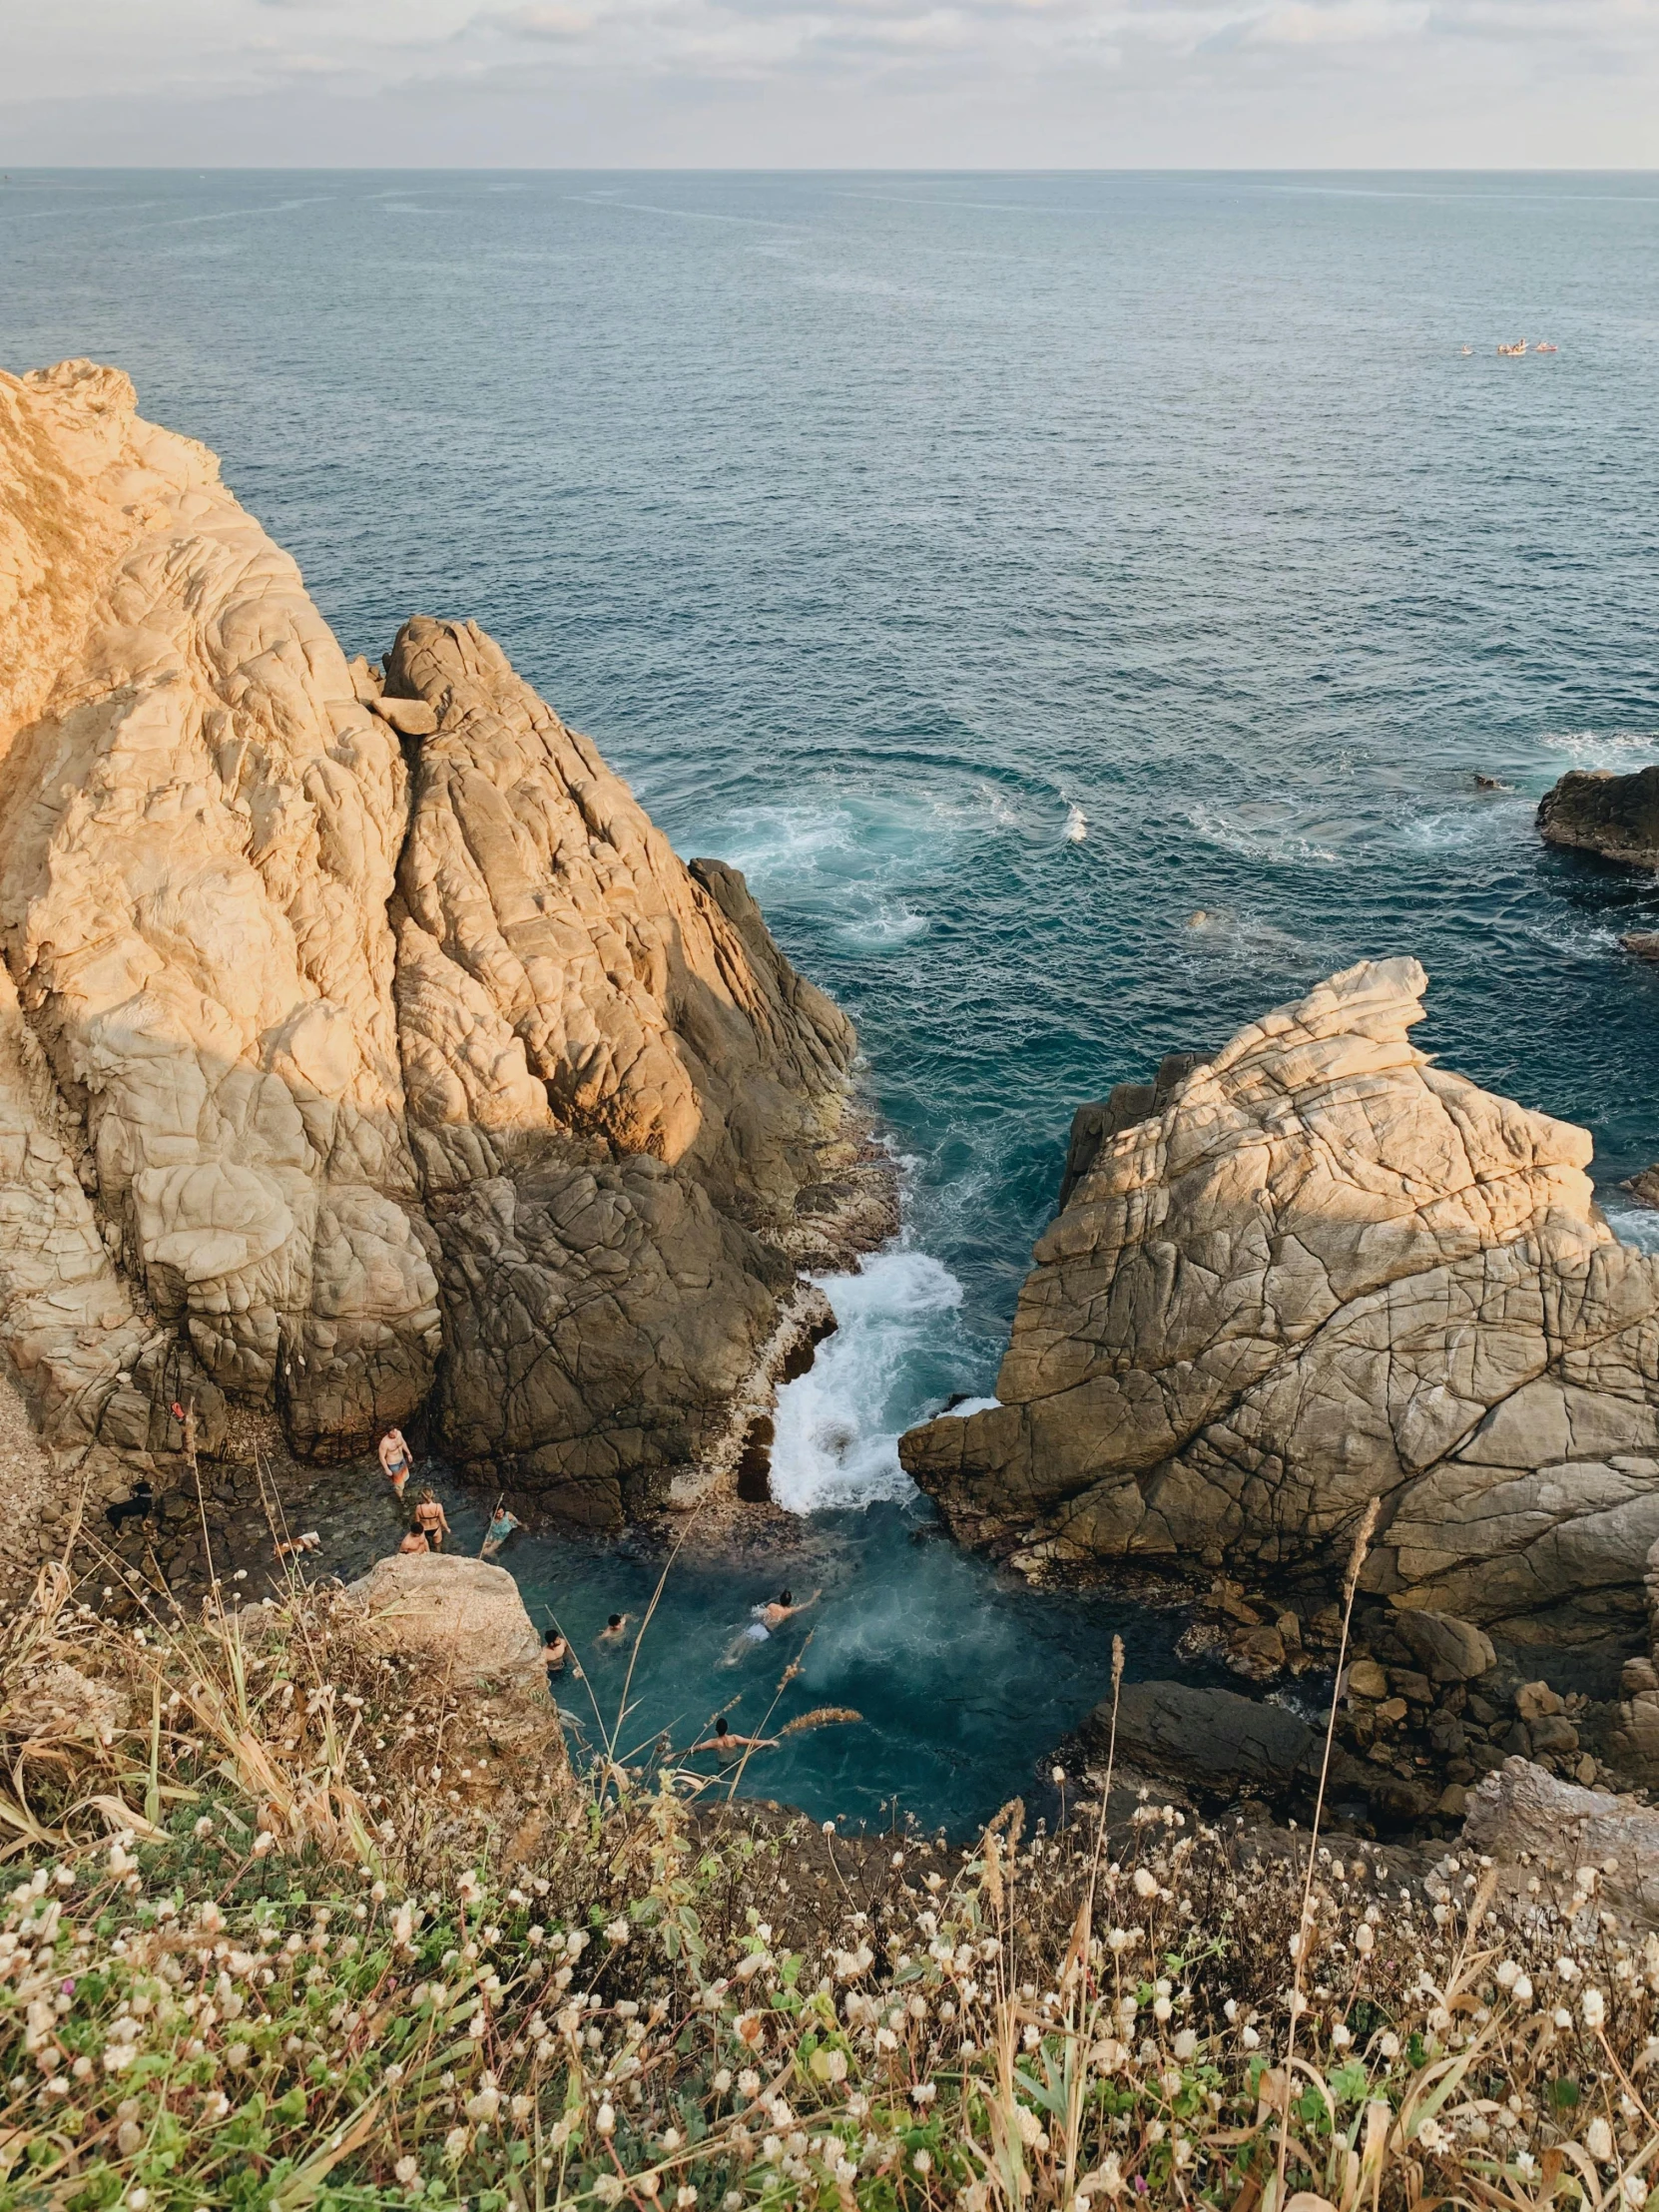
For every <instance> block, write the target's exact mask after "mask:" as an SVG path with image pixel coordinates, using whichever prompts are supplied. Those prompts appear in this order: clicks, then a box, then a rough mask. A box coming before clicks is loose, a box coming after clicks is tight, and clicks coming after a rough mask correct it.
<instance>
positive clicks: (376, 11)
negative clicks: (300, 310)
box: [0, 0, 1659, 167]
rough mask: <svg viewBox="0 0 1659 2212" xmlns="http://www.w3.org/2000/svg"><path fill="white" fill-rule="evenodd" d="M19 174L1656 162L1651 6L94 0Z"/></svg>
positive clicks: (1343, 0)
mask: <svg viewBox="0 0 1659 2212" xmlns="http://www.w3.org/2000/svg"><path fill="white" fill-rule="evenodd" d="M11 12H12V13H13V15H14V17H15V20H14V22H13V23H12V24H10V25H9V26H8V29H7V34H6V44H7V72H6V81H5V84H4V86H3V88H0V121H3V123H4V126H5V132H6V141H5V143H6V147H7V159H8V161H9V162H10V163H11V164H12V165H13V166H18V165H20V164H21V163H23V162H25V161H31V160H34V161H41V162H50V161H74V160H77V159H81V160H102V161H121V162H127V161H146V160H149V161H156V162H161V163H167V162H172V161H180V160H182V161H188V162H197V161H211V160H216V159H217V160H223V161H230V162H239V161H246V162H248V163H250V164H254V165H260V164H265V163H271V162H273V161H277V162H285V163H296V164H304V163H307V162H309V163H316V164H332V163H351V164H362V165H373V164H375V163H387V164H393V165H399V166H401V165H403V164H405V163H406V162H407V161H408V158H409V153H410V138H409V133H410V129H411V113H412V111H413V110H416V109H418V110H419V111H420V113H421V115H422V117H423V118H425V119H426V121H425V124H423V126H422V128H423V129H425V128H426V127H427V126H428V125H429V126H430V128H429V129H427V135H425V136H424V137H422V139H421V141H420V144H421V154H422V158H428V159H433V160H438V161H447V162H455V163H458V164H461V165H467V166H470V165H474V164H477V165H485V164H499V165H502V166H513V165H515V164H524V165H536V164H540V163H542V162H546V161H549V160H556V161H559V162H567V163H573V164H594V165H601V164H603V165H620V166H628V165H634V164H640V163H647V164H655V163H659V162H666V163H669V164H676V163H693V164H696V163H710V164H714V165H722V164H733V163H740V164H741V163H748V162H753V163H762V164H765V163H778V164H789V163H791V162H797V161H799V162H803V163H808V164H813V165H826V164H829V165H833V164H836V163H839V162H843V161H844V162H848V163H873V164H891V165H912V164H913V165H920V166H925V165H928V164H936V165H938V166H980V165H986V164H989V165H993V166H1002V165H1009V166H1021V165H1042V166H1048V165H1054V164H1058V165H1068V164H1080V165H1084V166H1114V165H1136V164H1153V163H1159V162H1164V163H1169V164H1173V165H1193V166H1207V165H1212V164H1216V165H1222V166H1229V165H1250V164H1258V165H1267V166H1286V165H1292V166H1294V165H1299V164H1312V165H1318V164H1330V165H1338V164H1344V163H1360V164H1377V165H1384V166H1385V165H1388V164H1401V165H1421V166H1441V165H1444V166H1460V165H1461V166H1480V165H1482V164H1486V165H1492V166H1503V165H1507V164H1508V163H1509V162H1511V161H1512V159H1513V151H1512V150H1513V148H1514V147H1515V146H1516V145H1521V146H1524V147H1525V148H1527V149H1528V150H1531V149H1534V148H1537V147H1544V148H1547V150H1548V158H1549V159H1550V160H1551V161H1552V162H1555V163H1557V164H1559V165H1560V166H1562V167H1574V166H1595V165H1598V164H1607V165H1609V166H1625V167H1640V166H1646V165H1648V164H1655V163H1659V125H1656V124H1655V121H1654V118H1655V117H1656V116H1659V0H497V4H493V5H485V6H483V7H480V6H479V0H145V5H144V6H143V7H135V6H133V5H132V4H131V0H76V5H75V6H74V7H73V8H68V9H25V8H23V7H22V6H20V5H19V6H15V7H14V9H13V10H12V11H11Z"/></svg>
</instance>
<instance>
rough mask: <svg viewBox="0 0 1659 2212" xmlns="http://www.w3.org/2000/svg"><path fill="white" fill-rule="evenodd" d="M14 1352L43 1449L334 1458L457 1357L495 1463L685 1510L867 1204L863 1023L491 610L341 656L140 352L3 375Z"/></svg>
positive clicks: (2, 1268) (3, 1286) (5, 1118)
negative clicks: (632, 778) (285, 1441)
mask: <svg viewBox="0 0 1659 2212" xmlns="http://www.w3.org/2000/svg"><path fill="white" fill-rule="evenodd" d="M0 621H3V622H4V625H5V630H6V634H7V638H8V645H9V648H10V650H9V651H8V652H7V654H6V655H5V656H4V660H3V663H0V952H3V955H4V965H3V967H0V1341H3V1343H4V1347H5V1349H6V1351H7V1352H9V1354H10V1356H11V1358H12V1359H13V1361H14V1362H15V1363H16V1366H17V1368H18V1371H19V1373H20V1376H21V1378H22V1380H23V1382H24V1384H25V1387H26V1388H27V1389H28V1391H29V1392H30V1395H31V1398H32V1401H33V1403H34V1405H35V1408H36V1412H37V1417H38V1418H39V1419H40V1420H41V1421H42V1422H43V1424H44V1426H45V1430H46V1433H47V1435H48V1438H49V1440H50V1441H52V1442H54V1443H56V1444H59V1445H65V1444H76V1445H80V1446H85V1447H90V1448H93V1449H94V1451H95V1454H107V1453H108V1452H109V1451H112V1450H113V1451H116V1452H119V1453H124V1454H126V1463H127V1464H128V1467H129V1471H131V1466H132V1464H133V1463H135V1462H136V1461H139V1460H143V1459H144V1458H145V1457H147V1456H149V1457H153V1456H154V1454H155V1453H156V1452H157V1451H159V1450H160V1451H165V1450H167V1449H170V1448H171V1449H177V1447H178V1446H179V1444H180V1443H181V1442H182V1440H183V1438H182V1434H181V1433H180V1432H179V1428H178V1423H177V1422H176V1421H174V1420H173V1418H172V1414H171V1411H170V1410H169V1409H170V1408H171V1406H172V1405H173V1404H174V1403H175V1402H184V1401H185V1400H187V1399H188V1400H190V1401H192V1402H194V1405H195V1407H196V1411H197V1415H198V1427H199V1433H200V1435H201V1439H202V1441H203V1442H204V1444H205V1445H207V1446H208V1447H209V1448H211V1447H212V1445H213V1443H214V1441H215V1439H216V1437H217V1435H218V1434H219V1433H222V1432H223V1428H224V1405H225V1401H226V1400H227V1399H229V1400H233V1401H239V1402H241V1403H244V1404H247V1405H251V1406H255V1407H266V1408H270V1409H271V1410H273V1411H274V1412H277V1413H279V1414H280V1416H281V1419H282V1421H283V1423H284V1425H285V1427H286V1431H287V1435H288V1438H289V1441H290V1443H291V1444H292V1446H293V1447H294V1448H295V1449H296V1450H298V1451H299V1452H301V1453H304V1454H307V1455H310V1456H313V1457H322V1458H326V1457H332V1456H343V1455H346V1454H350V1453H354V1452H356V1451H358V1450H360V1449H362V1448H363V1447H364V1446H366V1445H367V1444H368V1443H369V1442H370V1441H371V1440H372V1438H373V1436H374V1434H375V1433H376V1431H377V1430H378V1429H379V1428H381V1427H383V1426H384V1425H385V1424H386V1423H388V1422H391V1421H407V1420H408V1419H409V1418H410V1417H411V1416H413V1415H414V1414H415V1413H416V1412H417V1411H418V1409H419V1408H420V1407H421V1406H422V1404H423V1403H424V1402H425V1401H426V1400H427V1398H428V1395H429V1393H430V1392H431V1390H432V1386H433V1383H434V1378H435V1376H436V1375H437V1373H438V1369H439V1366H440V1355H446V1357H444V1358H443V1359H442V1367H443V1381H442V1383H441V1386H440V1389H439V1393H438V1402H439V1405H440V1409H441V1417H442V1421H443V1424H444V1427H445V1430H446V1432H447V1434H448V1436H449V1438H450V1440H451V1441H452V1442H453V1444H454V1445H455V1447H456V1448H457V1449H459V1450H461V1451H462V1452H463V1453H464V1454H465V1455H466V1456H467V1457H468V1458H470V1459H473V1460H477V1461H482V1460H488V1461H490V1462H491V1471H492V1472H497V1473H499V1474H500V1475H502V1476H503V1477H504V1478H506V1479H509V1480H515V1481H516V1482H517V1485H518V1486H519V1487H522V1488H526V1489H528V1488H535V1487H543V1488H550V1489H551V1490H553V1491H554V1492H555V1493H556V1492H558V1491H559V1490H560V1488H561V1486H562V1485H569V1486H570V1487H571V1498H572V1499H573V1501H574V1502H575V1504H576V1505H577V1507H578V1508H579V1509H580V1510H581V1511H582V1512H583V1513H584V1514H586V1515H587V1516H589V1517H594V1516H595V1515H597V1517H600V1518H607V1517H611V1518H614V1517H615V1516H616V1514H618V1513H619V1512H621V1511H622V1510H623V1509H624V1506H625V1504H626V1503H629V1502H633V1503H643V1502H648V1501H649V1500H650V1498H652V1497H655V1496H658V1495H661V1494H662V1491H663V1489H664V1486H665V1485H664V1480H663V1479H662V1477H663V1476H664V1475H665V1473H666V1472H668V1471H672V1470H673V1469H674V1468H676V1467H679V1466H683V1465H684V1464H686V1463H687V1462H688V1461H690V1460H692V1459H694V1458H695V1457H696V1456H697V1454H699V1453H700V1452H704V1451H706V1450H707V1449H709V1448H711V1447H712V1444H713V1442H714V1440H715V1439H716V1438H717V1437H718V1435H719V1433H720V1429H721V1421H722V1418H723V1416H724V1414H725V1412H726V1411H727V1410H729V1408H730V1405H731V1403H732V1400H733V1398H734V1395H735V1393H737V1392H739V1390H740V1388H741V1386H742V1385H743V1384H744V1383H745V1382H746V1380H748V1379H750V1378H751V1377H752V1374H753V1370H754V1368H755V1365H756V1363H757V1361H758V1360H760V1359H762V1358H763V1357H764V1355H765V1354H766V1353H767V1351H768V1350H769V1349H770V1348H772V1347H773V1346H774V1345H775V1344H776V1342H777V1341H778V1340H779V1338H780V1333H781V1331H782V1333H783V1334H785V1335H787V1328H786V1327H785V1322H786V1320H787V1317H786V1316H785V1315H784V1312H783V1306H782V1304H781V1302H787V1300H788V1298H789V1296H790V1295H791V1291H792V1286H793V1283H794V1280H795V1262H796V1261H797V1260H798V1259H800V1258H801V1257H804V1256H807V1255H809V1254H814V1255H821V1254H822V1252H823V1250H824V1239H823V1235H822V1226H823V1224H824V1222H825V1215H824V1213H823V1206H824V1204H825V1203H826V1202H825V1201H824V1199H823V1195H822V1194H823V1193H824V1192H825V1190H826V1189H827V1188H828V1189H829V1190H830V1191H831V1192H832V1193H833V1194H835V1195H834V1196H833V1197H832V1198H831V1199H830V1201H829V1202H828V1203H829V1204H830V1213H831V1215H833V1212H834V1208H835V1206H836V1205H837V1204H841V1205H843V1210H844V1208H845V1207H855V1205H856V1203H857V1200H858V1198H859V1196H860V1194H859V1192H858V1190H857V1188H856V1185H855V1181H849V1180H847V1178H846V1170H847V1168H848V1165H849V1163H850V1162H851V1161H852V1160H853V1158H854V1157H855V1153H856V1147H855V1146H854V1145H853V1144H852V1143H850V1142H849V1141H848V1139H847V1137H846V1135H845V1133H844V1132H843V1129H842V1120H843V1110H844V1104H845V1070H846V1068H847V1065H848V1063H849V1061H850V1059H851V1056H852V1050H853V1038H852V1032H851V1029H850V1026H849V1025H848V1024H847V1022H846V1021H845V1020H844V1018H843V1017H842V1016H841V1015H840V1014H839V1013H838V1012H837V1011H836V1010H835V1009H834V1008H833V1007H832V1006H831V1005H830V1003H829V1001H828V1000H826V999H825V998H824V997H823V996H822V994H821V993H819V992H817V991H816V990H814V989H813V987H812V986H811V985H810V984H808V983H806V982H804V981H803V980H802V979H801V978H799V977H798V976H796V975H795V973H794V972H793V970H792V969H791V968H790V966H789V964H788V962H787V961H786V960H785V959H784V958H783V956H782V954H781V953H780V952H779V951H778V949H777V947H776V946H775V945H774V944H773V943H772V940H771V938H770V937H769V936H768V935H767V932H766V929H765V926H764V924H763V922H762V921H761V918H760V915H759V914H758V912H757V911H756V909H755V906H754V904H753V902H752V901H751V900H750V898H749V896H748V893H747V890H746V889H745V887H744V885H743V882H742V879H741V877H738V876H737V875H735V874H734V873H733V872H732V871H731V870H730V869H727V868H724V867H722V866H720V864H719V863H718V862H712V861H705V862H696V863H693V866H692V867H691V868H687V867H686V866H685V865H683V864H682V863H681V862H680V861H679V860H678V859H677V858H676V856H675V855H674V853H673V851H672V850H671V849H670V847H669V845H668V843H667V841H666V839H664V838H663V836H662V835H661V834H660V832H658V831H657V830H655V829H654V828H653V827H652V825H651V824H650V822H649V821H648V820H647V819H646V817H645V815H644V814H643V813H642V812H641V810H640V809H639V808H638V807H637V806H636V805H635V803H634V801H633V799H632V797H631V796H630V794H629V792H628V790H627V788H626V786H625V785H623V784H622V783H621V782H620V781H619V780H618V779H617V778H616V777H614V776H612V775H611V774H610V772H609V771H608V770H607V769H606V767H605V765H604V763H603V762H602V761H601V760H600V759H599V757H598V755H597V754H596V753H595V751H594V749H593V748H592V746H591V745H589V744H588V743H587V741H586V740H585V739H582V738H580V737H577V736H576V735H574V734H573V733H572V732H570V731H568V730H566V729H565V728H564V726H563V725H562V724H561V723H560V722H559V720H558V718H557V717H556V716H555V715H553V714H552V713H551V712H550V710H549V709H548V708H547V707H546V706H544V705H543V703H542V702H541V701H540V700H539V699H538V698H537V697H536V696H535V694H534V693H533V692H532V691H531V690H530V689H529V687H528V686H527V685H525V684H524V683H522V682H521V681H520V680H519V679H518V678H517V677H516V676H515V675H514V674H513V672H512V670H511V668H510V667H509V666H508V664H507V661H506V659H505V657H504V656H503V655H502V653H501V652H500V650H499V648H497V647H496V646H495V645H493V644H492V643H491V642H490V640H489V639H487V638H485V637H483V636H482V635H481V634H480V633H479V632H478V631H477V630H476V629H475V628H473V627H471V626H470V625H463V626H458V625H450V624H442V623H436V622H431V621H426V620H416V621H413V622H411V623H409V624H408V625H407V626H406V627H405V629H404V631H403V632H402V634H401V635H400V636H399V638H398V640H397V642H396V645H395V647H394V648H393V651H392V652H391V654H390V655H389V656H388V665H387V674H386V678H385V679H382V678H381V677H380V676H379V675H378V674H377V673H376V672H375V671H372V670H370V669H369V668H368V667H367V666H366V665H365V664H364V663H362V662H360V661H359V662H355V663H352V664H350V665H348V664H347V662H346V660H345V657H344V655H343V654H342V652H341V650H340V648H339V646H338V645H337V644H336V643H335V641H334V639H333V637H332V636H331V635H330V633H329V631H328V629H327V627H326V625H325V624H324V622H323V621H322V618H321V616H320V615H319V614H318V613H317V611H316V609H315V608H314V607H313V606H312V604H311V602H310V600H309V599H308V598H307V597H306V595H305V592H304V589H303V587H302V585H301V582H300V578H299V574H298V571H297V570H296V568H295V567H294V565H293V563H292V561H291V560H289V559H288V557H287V556H286V555H285V554H284V553H282V552H281V551H280V550H279V549H278V548H277V546H275V545H274V544H273V543H272V542H271V540H270V539H269V538H268V537H267V536H266V534H265V532H264V531H263V530H262V529H261V528H260V526H259V525H258V523H256V522H255V521H254V519H253V518H252V517H251V516H250V515H248V514H247V513H245V512H244V510H243V509H242V508H241V507H240V506H239V505H238V504H237V502H236V500H235V499H234V498H233V497H232V495H231V493H230V492H229V491H228V490H227V489H226V488H225V486H224V485H223V484H222V483H221V482H220V480H219V471H218V464H217V462H216V461H215V460H214V458H213V456H212V455H211V454H209V453H208V452H206V451H205V450H204V449H203V448H202V447H201V446H199V445H196V444H194V443H192V442H191V441H190V440H189V439H186V438H182V437H177V436H174V435H172V434H171V433H169V432H167V431H164V430H160V429H157V428H155V427H154V426H153V425H150V424H148V423H145V422H143V421H142V420H141V419H140V418H139V417H138V415H137V413H136V406H135V399H134V394H133V389H132V386H131V384H130V383H129V382H128V380H127V378H126V377H125V376H123V375H122V374H120V373H119V372H118V371H117V370H114V369H109V368H99V367H95V366H93V365H92V364H90V363H88V362H65V363H62V364H60V366H59V367H57V368H55V369H51V370H45V371H39V372H36V373H35V374H33V375H30V376H27V377H23V378H15V377H11V376H5V375H0ZM798 1201H800V1202H801V1203H800V1204H799V1205H798ZM810 1223H813V1224H819V1225H820V1229H819V1231H817V1232H815V1234H814V1235H809V1234H808V1225H809V1224H810ZM850 1233H851V1232H850V1231H849V1234H850ZM578 1339H579V1343H578ZM642 1470H643V1479H636V1478H640V1477H642ZM117 1472H119V1469H118V1470H117ZM111 1479H114V1477H113V1476H112V1477H111Z"/></svg>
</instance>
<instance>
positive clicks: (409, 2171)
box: [391, 2157, 420, 2189]
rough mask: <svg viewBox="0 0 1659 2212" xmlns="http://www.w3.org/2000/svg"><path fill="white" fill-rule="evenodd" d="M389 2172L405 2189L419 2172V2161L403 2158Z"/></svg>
mask: <svg viewBox="0 0 1659 2212" xmlns="http://www.w3.org/2000/svg"><path fill="white" fill-rule="evenodd" d="M391 2170H392V2173H393V2175H394V2177H395V2178H396V2179H397V2180H398V2181H400V2182H401V2183H402V2184H403V2186H404V2188H405V2189H406V2188H407V2187H408V2186H409V2184H410V2182H412V2181H413V2180H414V2178H415V2176H416V2175H417V2174H418V2173H419V2172H420V2161H419V2159H418V2158H409V2157H403V2158H400V2159H399V2160H398V2161H397V2163H396V2165H395V2166H393V2168H392V2169H391Z"/></svg>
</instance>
